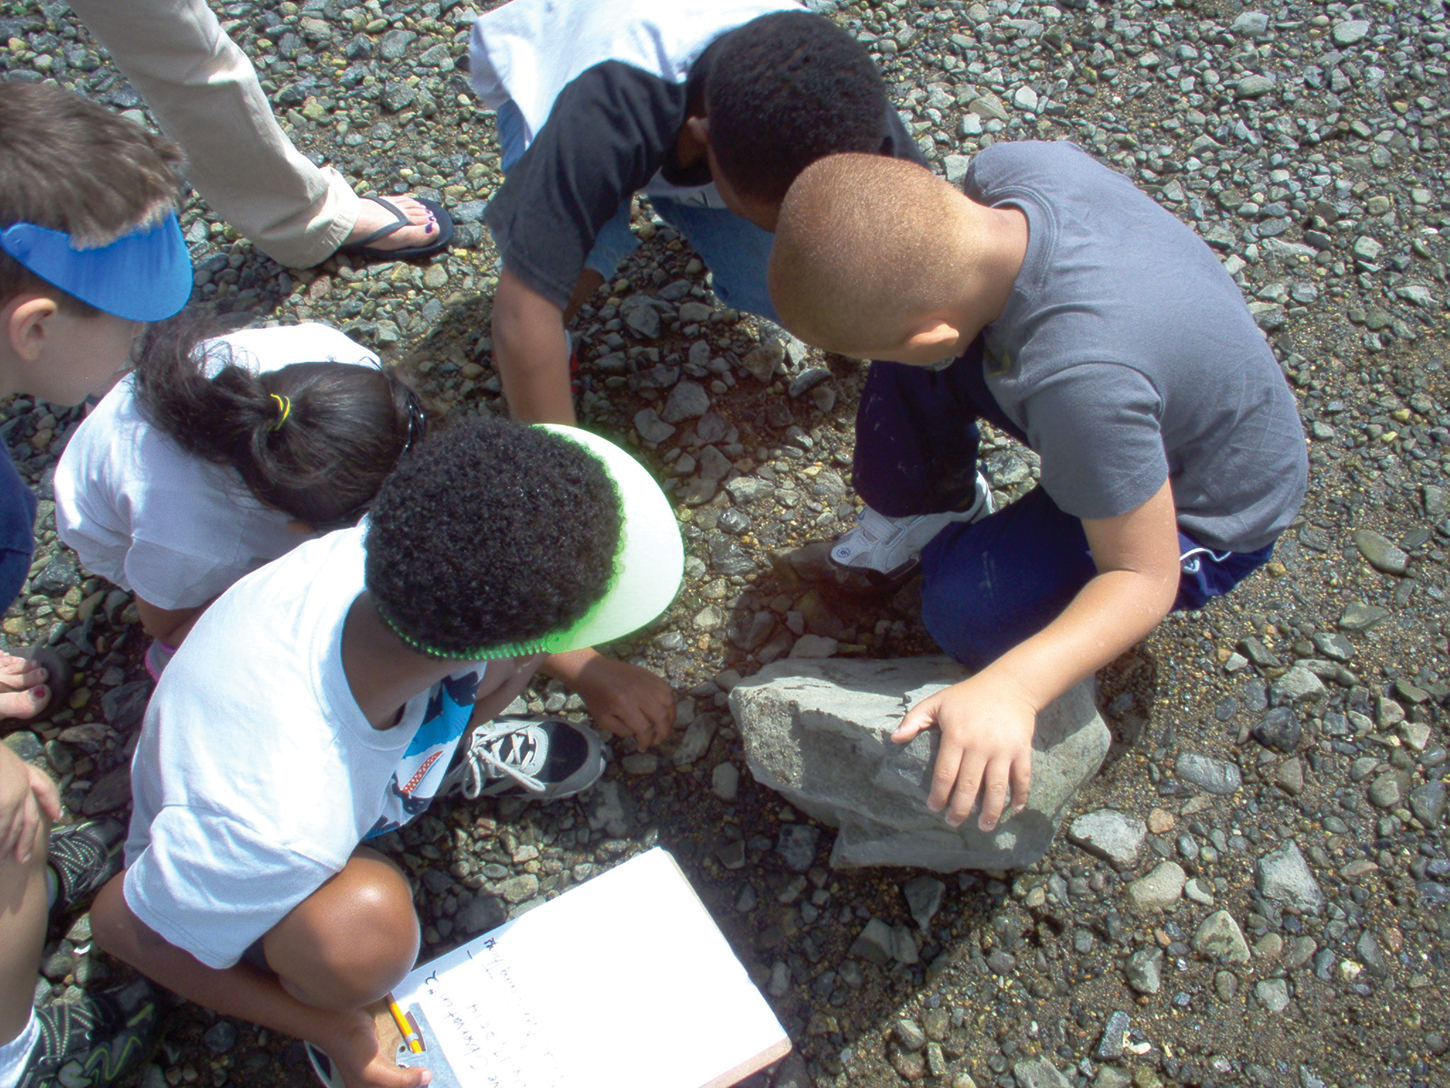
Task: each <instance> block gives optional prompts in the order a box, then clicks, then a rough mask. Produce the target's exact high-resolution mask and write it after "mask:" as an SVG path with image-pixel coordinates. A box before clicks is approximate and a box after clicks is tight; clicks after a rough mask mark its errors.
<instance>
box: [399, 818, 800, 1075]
mask: <svg viewBox="0 0 1450 1088" xmlns="http://www.w3.org/2000/svg"><path fill="white" fill-rule="evenodd" d="M393 997H394V999H395V1000H396V1001H397V1004H398V1006H399V1008H400V1010H401V1011H402V1013H403V1015H404V1016H405V1017H406V1020H407V1022H408V1024H409V1026H410V1027H411V1028H412V1029H413V1031H414V1032H416V1034H417V1035H418V1036H419V1038H420V1039H421V1040H422V1044H423V1047H424V1049H423V1051H422V1053H414V1052H412V1051H411V1050H410V1049H409V1048H408V1046H407V1045H406V1044H404V1042H403V1038H402V1035H401V1033H400V1032H399V1030H398V1027H397V1025H396V1024H395V1023H394V1020H393V1017H392V1016H391V1015H390V1013H389V1011H388V1009H387V1006H386V1005H385V1004H380V1005H379V1006H376V1007H375V1008H374V1010H373V1011H374V1013H375V1016H376V1019H377V1024H378V1038H379V1041H380V1043H381V1044H382V1046H383V1053H391V1054H393V1055H394V1057H395V1060H396V1061H397V1062H398V1064H399V1065H405V1066H424V1067H426V1068H428V1069H429V1070H430V1071H431V1072H432V1074H433V1077H432V1088H728V1086H729V1085H733V1084H735V1083H737V1082H739V1081H740V1080H743V1079H744V1078H745V1077H748V1076H749V1075H750V1074H752V1073H754V1072H757V1071H758V1070H760V1069H763V1068H765V1067H766V1066H768V1065H770V1064H772V1063H773V1062H776V1061H778V1060H780V1059H781V1058H782V1057H784V1056H785V1055H786V1054H787V1053H789V1051H790V1049H791V1044H790V1040H789V1038H788V1037H787V1036H786V1033H785V1030H784V1029H783V1028H782V1027H781V1025H780V1022H779V1021H778V1020H777V1019H776V1017H775V1014H774V1013H773V1012H772V1011H771V1009H770V1007H769V1005H767V1004H766V1001H765V999H764V997H762V996H761V994H760V991H759V990H758V989H756V987H755V985H754V984H753V983H752V982H751V981H750V978H749V976H748V975H747V974H746V972H745V968H744V966H743V965H742V964H741V963H740V961H739V960H738V959H737V958H736V956H735V953H734V952H733V951H732V950H731V949H730V946H729V944H728V943H727V942H726V940H725V937H724V935H723V934H722V933H721V932H720V929H719V927H718V926H716V925H715V922H714V920H713V919H712V918H711V917H710V915H709V912H708V911H707V910H706V909H705V905H704V904H703V903H702V902H701V901H700V899H699V897H698V896H697V895H696V894H695V892H694V889H693V888H691V887H690V883H689V881H688V880H687V879H686V877H685V875H684V873H683V872H681V870H680V868H679V866H678V864H676V862H675V859H674V858H673V857H671V856H670V854H669V853H668V852H667V851H665V850H663V849H661V848H659V847H656V848H654V849H652V850H648V851H646V852H645V853H643V854H640V855H638V856H636V857H634V858H631V859H630V860H629V861H626V862H624V863H623V864H621V865H618V866H616V867H615V868H613V869H611V870H609V871H607V872H605V873H601V874H600V875H598V876H596V877H594V878H593V879H591V880H589V881H586V882H585V883H583V884H581V885H579V886H577V887H575V888H571V889H570V890H569V891H567V892H565V893H564V894H563V895H561V896H559V897H558V898H556V899H554V900H551V901H550V902H548V903H545V904H543V905H542V906H540V907H537V908H536V909H534V910H532V911H529V912H528V913H527V914H523V915H521V916H519V917H517V918H515V919H513V920H511V921H509V922H507V923H505V924H504V925H502V926H499V927H498V928H497V929H494V930H491V931H489V932H488V933H485V934H483V935H482V936H481V937H478V938H475V939H474V940H472V941H470V942H469V943H468V944H465V945H463V946H462V947H460V948H457V949H455V950H453V951H452V952H449V953H447V954H446V955H444V956H441V957H439V958H438V959H436V960H433V961H432V962H430V963H427V964H424V965H423V966H421V967H419V968H417V969H416V970H415V971H413V973H412V974H410V975H409V976H408V977H407V978H405V979H404V980H403V981H402V982H401V983H400V984H399V985H398V986H396V987H395V988H394V990H393Z"/></svg>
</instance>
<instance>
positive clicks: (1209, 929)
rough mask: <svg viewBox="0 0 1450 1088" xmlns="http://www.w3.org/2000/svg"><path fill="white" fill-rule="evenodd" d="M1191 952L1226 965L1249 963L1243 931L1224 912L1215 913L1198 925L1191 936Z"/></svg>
mask: <svg viewBox="0 0 1450 1088" xmlns="http://www.w3.org/2000/svg"><path fill="white" fill-rule="evenodd" d="M1193 950H1194V951H1195V952H1197V953H1199V954H1200V955H1203V956H1208V957H1211V958H1216V959H1221V960H1224V961H1226V962H1228V963H1248V962H1249V945H1248V942H1247V941H1245V940H1244V934H1243V930H1241V929H1240V928H1239V924H1238V922H1236V921H1235V920H1234V916H1233V915H1232V914H1230V913H1229V912H1228V911H1226V910H1220V911H1215V912H1214V913H1212V914H1210V915H1209V916H1208V917H1207V918H1205V919H1204V920H1203V921H1202V922H1201V923H1199V926H1198V929H1197V931H1196V932H1195V933H1194V934H1193Z"/></svg>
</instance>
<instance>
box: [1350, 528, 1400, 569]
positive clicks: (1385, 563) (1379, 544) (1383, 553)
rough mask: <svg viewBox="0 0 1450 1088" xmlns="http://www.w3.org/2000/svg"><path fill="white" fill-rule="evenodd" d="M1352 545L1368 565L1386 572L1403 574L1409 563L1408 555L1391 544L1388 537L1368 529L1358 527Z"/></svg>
mask: <svg viewBox="0 0 1450 1088" xmlns="http://www.w3.org/2000/svg"><path fill="white" fill-rule="evenodd" d="M1354 546H1355V547H1356V548H1358V549H1359V554H1360V555H1362V556H1364V557H1365V559H1366V560H1367V561H1368V562H1369V564H1370V566H1372V567H1374V568H1375V569H1376V570H1382V571H1384V572H1385V573H1386V574H1394V575H1401V574H1404V573H1405V571H1406V570H1407V569H1409V565H1410V557H1409V556H1408V555H1406V554H1405V553H1404V551H1402V550H1401V549H1400V548H1398V547H1396V546H1395V545H1394V544H1392V543H1391V542H1390V541H1389V539H1388V538H1386V537H1384V536H1381V535H1380V534H1379V533H1375V532H1371V531H1370V530H1368V529H1358V530H1356V531H1355V534H1354Z"/></svg>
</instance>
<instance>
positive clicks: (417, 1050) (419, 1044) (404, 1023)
mask: <svg viewBox="0 0 1450 1088" xmlns="http://www.w3.org/2000/svg"><path fill="white" fill-rule="evenodd" d="M388 1012H390V1013H392V1014H393V1022H394V1023H395V1024H397V1025H398V1030H399V1031H400V1032H402V1033H403V1042H405V1043H407V1044H408V1049H409V1050H411V1051H412V1052H413V1053H414V1054H421V1053H423V1040H421V1039H419V1038H418V1033H417V1032H416V1031H414V1030H413V1026H412V1025H411V1024H409V1023H408V1018H407V1017H406V1016H404V1015H403V1010H402V1009H400V1008H398V1003H397V1002H396V1001H394V1000H393V995H392V994H389V995H388Z"/></svg>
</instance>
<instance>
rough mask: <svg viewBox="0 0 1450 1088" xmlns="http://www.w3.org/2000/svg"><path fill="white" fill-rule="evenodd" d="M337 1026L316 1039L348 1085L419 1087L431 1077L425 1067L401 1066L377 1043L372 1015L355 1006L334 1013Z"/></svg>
mask: <svg viewBox="0 0 1450 1088" xmlns="http://www.w3.org/2000/svg"><path fill="white" fill-rule="evenodd" d="M336 1015H337V1018H338V1030H337V1031H336V1032H333V1033H330V1037H329V1038H328V1039H325V1040H317V1045H318V1046H319V1047H321V1048H322V1050H323V1052H324V1053H325V1054H326V1055H327V1056H328V1057H329V1058H331V1059H332V1060H333V1061H334V1062H336V1063H337V1069H338V1072H339V1073H341V1074H342V1081H343V1083H344V1084H345V1085H347V1088H421V1086H422V1085H425V1084H427V1083H428V1082H429V1081H430V1080H432V1079H433V1074H432V1073H431V1072H429V1071H428V1070H426V1069H418V1068H411V1067H410V1068H407V1069H405V1068H403V1067H401V1066H399V1065H398V1064H397V1062H395V1061H393V1059H392V1057H391V1056H390V1055H387V1054H384V1053H383V1052H382V1047H381V1046H380V1045H379V1044H378V1029H377V1025H376V1023H375V1021H374V1020H373V1017H372V1016H371V1015H370V1014H368V1013H367V1012H365V1011H363V1010H361V1009H356V1010H353V1011H352V1012H340V1013H337V1014H336Z"/></svg>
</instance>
